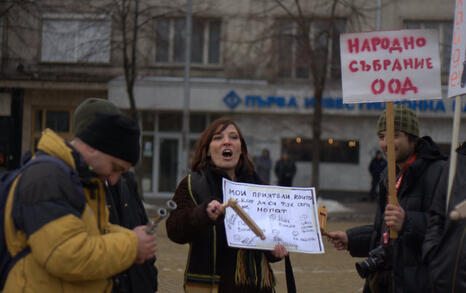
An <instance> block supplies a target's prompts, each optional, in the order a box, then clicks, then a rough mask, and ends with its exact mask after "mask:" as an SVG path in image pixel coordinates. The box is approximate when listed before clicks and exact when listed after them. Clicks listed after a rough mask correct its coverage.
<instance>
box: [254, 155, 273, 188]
mask: <svg viewBox="0 0 466 293" xmlns="http://www.w3.org/2000/svg"><path fill="white" fill-rule="evenodd" d="M254 165H255V166H256V172H257V175H259V178H260V179H261V180H262V182H263V183H264V184H270V169H271V168H272V160H270V152H269V150H268V149H263V150H262V153H261V155H260V156H258V157H255V158H254Z"/></svg>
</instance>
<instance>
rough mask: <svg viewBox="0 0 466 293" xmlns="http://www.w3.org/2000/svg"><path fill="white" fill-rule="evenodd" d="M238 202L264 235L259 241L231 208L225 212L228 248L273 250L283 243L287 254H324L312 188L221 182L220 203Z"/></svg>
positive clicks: (225, 180) (224, 180)
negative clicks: (234, 200)
mask: <svg viewBox="0 0 466 293" xmlns="http://www.w3.org/2000/svg"><path fill="white" fill-rule="evenodd" d="M230 198H234V199H236V200H237V201H238V204H239V205H240V206H241V207H242V208H243V210H244V211H245V212H246V213H247V214H248V215H249V216H250V217H251V218H252V219H253V220H254V222H256V224H257V225H258V226H259V227H260V228H261V230H262V231H263V232H264V234H265V237H266V238H265V239H264V240H261V239H260V238H259V237H258V236H256V235H255V234H254V232H252V231H251V230H250V229H249V227H248V226H247V225H246V224H245V223H244V222H243V221H242V220H241V219H240V218H239V216H238V215H237V214H236V213H235V211H233V209H231V208H227V209H226V213H225V230H226V234H227V241H228V245H229V246H232V247H239V248H251V249H265V250H273V248H274V246H275V245H276V244H283V245H284V246H285V247H286V248H287V250H288V251H290V252H302V253H324V245H323V243H322V235H321V234H320V227H319V220H318V214H317V207H316V197H315V189H314V188H312V187H311V188H298V187H281V186H271V185H256V184H247V183H239V182H233V181H229V180H227V179H225V178H224V179H223V202H227V201H228V200H229V199H230Z"/></svg>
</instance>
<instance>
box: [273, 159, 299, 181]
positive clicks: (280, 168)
mask: <svg viewBox="0 0 466 293" xmlns="http://www.w3.org/2000/svg"><path fill="white" fill-rule="evenodd" d="M295 174H296V165H295V163H294V160H293V159H292V158H291V156H290V153H289V152H288V151H287V150H285V151H284V152H283V153H282V157H281V158H280V160H278V161H277V163H276V164H275V175H276V176H277V178H278V185H280V186H292V185H293V177H294V175H295Z"/></svg>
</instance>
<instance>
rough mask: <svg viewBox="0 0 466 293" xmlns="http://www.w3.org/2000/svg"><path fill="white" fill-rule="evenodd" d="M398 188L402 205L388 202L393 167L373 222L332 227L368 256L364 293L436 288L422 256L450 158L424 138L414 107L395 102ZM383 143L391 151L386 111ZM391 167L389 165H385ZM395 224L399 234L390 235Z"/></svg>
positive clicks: (343, 242)
mask: <svg viewBox="0 0 466 293" xmlns="http://www.w3.org/2000/svg"><path fill="white" fill-rule="evenodd" d="M394 120H395V139H394V144H395V162H396V166H397V179H396V191H397V198H398V201H399V205H394V204H390V203H388V178H387V171H385V172H383V174H382V178H381V180H380V195H381V196H379V199H378V202H377V211H376V218H375V222H374V224H373V225H367V226H360V227H355V228H352V229H349V230H347V231H346V232H343V231H336V232H329V233H328V237H329V240H330V241H332V243H333V245H334V246H335V248H337V249H338V250H349V252H350V254H351V255H352V256H354V257H368V256H369V257H368V259H367V260H366V261H365V262H361V263H358V264H359V265H358V266H357V269H358V273H359V274H360V276H361V277H363V278H366V283H365V286H364V291H363V292H364V293H368V292H372V293H381V292H387V293H388V292H397V293H408V292H409V293H424V292H431V291H430V287H429V277H428V274H427V267H426V266H425V265H424V264H423V263H422V261H421V256H422V254H421V250H422V242H423V241H424V236H425V234H426V229H427V218H428V210H429V208H430V205H431V202H432V198H433V197H434V192H435V189H436V188H437V186H438V184H439V181H440V175H441V172H442V169H443V167H444V166H445V165H446V157H445V156H444V155H443V154H442V153H441V152H440V150H439V149H438V147H437V145H436V144H435V143H434V142H433V141H432V139H431V138H430V137H428V136H425V137H422V138H420V137H419V126H418V125H419V122H418V119H417V117H416V115H415V114H414V112H413V111H411V110H410V109H409V108H406V107H404V106H402V105H395V107H394ZM377 136H378V138H379V146H380V148H381V150H382V151H383V152H384V154H385V155H386V154H387V138H386V112H385V111H384V112H383V114H382V115H381V116H380V117H379V120H378V122H377ZM385 170H387V169H385ZM389 229H392V230H394V231H396V232H397V233H398V238H397V239H389Z"/></svg>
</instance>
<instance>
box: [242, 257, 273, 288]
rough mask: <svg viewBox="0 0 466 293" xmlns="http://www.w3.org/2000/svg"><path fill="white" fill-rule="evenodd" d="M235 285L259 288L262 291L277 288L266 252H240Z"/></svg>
mask: <svg viewBox="0 0 466 293" xmlns="http://www.w3.org/2000/svg"><path fill="white" fill-rule="evenodd" d="M235 284H236V285H238V286H253V287H256V288H257V287H259V288H260V289H263V288H274V287H275V277H274V275H273V272H272V268H271V267H270V264H269V262H268V261H267V258H266V256H265V254H264V252H262V251H250V250H244V249H239V250H238V254H237V256H236V271H235Z"/></svg>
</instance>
